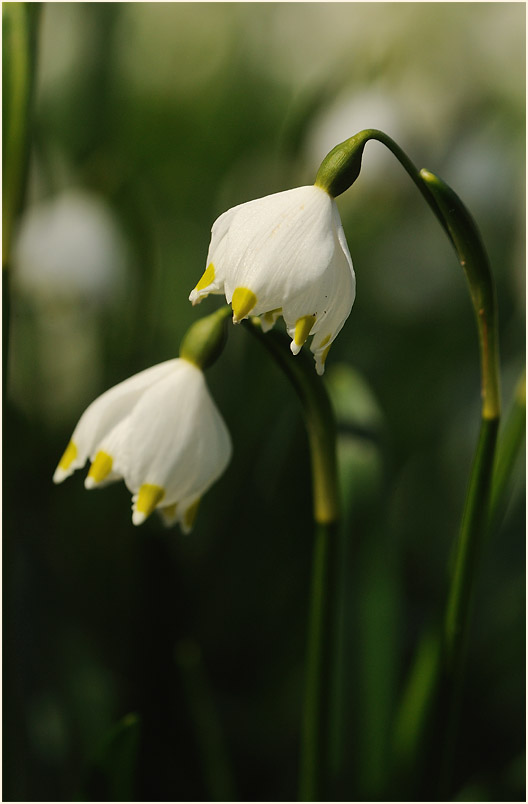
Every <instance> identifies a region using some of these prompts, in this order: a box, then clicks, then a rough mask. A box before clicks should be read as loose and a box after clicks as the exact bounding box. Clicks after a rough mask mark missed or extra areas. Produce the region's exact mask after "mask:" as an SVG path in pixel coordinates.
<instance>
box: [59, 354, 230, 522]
mask: <svg viewBox="0 0 528 804" xmlns="http://www.w3.org/2000/svg"><path fill="white" fill-rule="evenodd" d="M230 457H231V439H230V436H229V433H228V431H227V428H226V425H225V423H224V421H223V419H222V417H221V416H220V413H219V412H218V410H217V408H216V405H215V403H214V402H213V400H212V398H211V395H210V393H209V391H208V389H207V386H206V384H205V378H204V375H203V373H202V371H201V370H200V369H199V368H197V367H196V366H195V365H193V364H192V363H190V362H189V361H187V360H184V359H182V358H175V359H174V360H167V361H166V362H165V363H160V364H158V365H156V366H152V368H149V369H146V370H145V371H141V372H140V373H139V374H135V375H134V376H133V377H130V378H129V379H128V380H125V381H124V382H121V383H119V384H118V385H116V386H114V387H113V388H111V389H110V390H109V391H106V393H104V394H102V395H101V396H100V397H98V398H97V399H96V400H95V401H94V402H92V404H91V405H90V406H89V407H88V408H87V409H86V410H85V412H84V413H83V415H82V416H81V418H80V420H79V423H78V424H77V427H76V428H75V430H74V432H73V435H72V438H71V441H70V443H69V444H68V446H67V448H66V451H65V452H64V455H63V456H62V458H61V460H60V462H59V465H58V467H57V469H56V470H55V474H54V476H53V480H54V482H55V483H61V482H62V481H63V480H64V479H65V478H66V477H68V476H69V475H71V474H72V473H73V472H74V471H75V469H80V468H81V467H83V466H84V465H85V463H86V460H87V459H88V458H90V460H91V462H92V465H91V467H90V470H89V472H88V475H87V477H86V480H85V486H86V488H88V489H91V488H94V487H96V486H101V485H105V484H106V483H109V482H112V481H114V480H119V479H120V478H123V479H124V481H125V483H126V485H127V486H128V488H129V490H130V491H131V492H132V494H133V497H132V502H133V505H132V510H133V514H132V522H133V523H134V524H135V525H140V524H141V523H142V522H143V521H144V520H145V519H146V518H147V517H148V516H149V515H150V514H151V513H152V511H153V510H154V509H155V508H156V509H158V510H159V512H160V514H161V515H162V517H163V519H164V520H165V522H166V523H167V524H173V523H174V522H176V521H179V522H180V525H181V527H182V530H183V531H184V532H185V533H188V532H189V531H190V530H191V528H192V525H193V522H194V517H195V515H196V510H197V508H198V503H199V500H200V498H201V496H202V495H203V494H204V492H205V491H206V490H207V489H208V488H209V487H210V486H211V485H212V484H213V483H214V481H215V480H216V479H217V478H218V477H219V476H220V475H221V474H222V472H223V471H224V469H225V468H226V466H227V464H228V462H229V459H230Z"/></svg>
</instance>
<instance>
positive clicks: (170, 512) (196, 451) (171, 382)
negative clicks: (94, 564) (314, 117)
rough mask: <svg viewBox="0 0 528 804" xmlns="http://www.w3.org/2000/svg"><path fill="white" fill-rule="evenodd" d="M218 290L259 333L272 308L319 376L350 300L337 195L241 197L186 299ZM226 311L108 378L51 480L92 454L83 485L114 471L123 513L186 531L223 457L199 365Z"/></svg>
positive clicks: (213, 351) (216, 346)
mask: <svg viewBox="0 0 528 804" xmlns="http://www.w3.org/2000/svg"><path fill="white" fill-rule="evenodd" d="M210 293H218V294H225V297H226V300H227V303H228V304H231V307H232V313H233V320H234V322H235V323H237V322H239V321H241V320H242V319H244V318H247V317H248V315H250V314H252V315H254V316H260V320H261V324H262V328H263V330H264V331H267V330H269V329H270V328H271V327H273V325H274V324H275V322H276V320H277V319H278V318H279V316H282V317H283V319H284V321H285V324H286V329H287V331H288V334H289V335H290V337H291V344H290V348H291V351H292V352H293V354H294V355H296V354H298V353H299V351H300V349H301V347H302V346H303V344H304V343H305V342H306V340H307V339H308V337H309V336H313V338H312V343H311V350H312V352H313V353H314V357H315V367H316V370H317V373H318V374H323V372H324V366H325V360H326V357H327V355H328V350H329V349H330V346H331V344H332V343H333V341H334V340H335V338H336V336H337V334H338V333H339V331H340V330H341V328H342V326H343V324H344V323H345V321H346V319H347V317H348V315H349V313H350V310H351V308H352V304H353V302H354V297H355V276H354V271H353V268H352V261H351V259H350V254H349V251H348V246H347V243H346V239H345V235H344V232H343V227H342V225H341V220H340V217H339V212H338V210H337V206H336V203H335V201H334V199H333V197H332V195H331V194H330V192H329V191H327V189H325V187H324V186H322V185H318V184H317V183H316V184H315V185H313V186H310V187H298V188H296V189H293V190H288V191H286V192H282V193H277V194H275V195H270V196H266V197H265V198H259V199H257V200H255V201H250V202H249V203H246V204H241V205H239V206H237V207H234V208H233V209H230V210H228V211H227V212H225V213H224V214H223V215H221V216H220V217H219V218H218V220H217V221H216V222H215V223H214V225H213V228H212V238H211V243H210V246H209V253H208V255H207V267H206V270H205V273H204V275H203V276H202V278H201V279H200V281H199V282H198V284H197V285H196V287H195V288H194V290H193V291H192V292H191V294H190V297H189V298H190V300H191V302H192V303H193V304H197V303H198V302H200V301H201V300H202V299H203V298H204V297H205V296H207V295H209V294H210ZM228 312H229V308H223V311H218V312H217V313H216V314H213V316H210V317H209V318H210V322H208V319H204V320H202V322H201V323H200V322H198V323H197V324H195V325H194V326H193V328H191V330H190V331H189V333H188V334H187V336H186V337H185V339H184V341H183V343H182V348H181V352H180V354H181V357H180V358H176V359H174V360H169V361H167V362H165V363H161V364H159V365H157V366H153V367H152V368H150V369H147V370H146V371H142V372H141V373H139V374H136V375H135V376H134V377H131V378H130V379H128V380H125V381H124V382H122V383H120V384H119V385H116V386H115V387H114V388H112V389H110V390H109V391H107V392H106V393H104V394H103V395H102V396H100V397H99V398H98V399H96V400H95V402H93V403H92V404H91V405H90V406H89V407H88V409H87V410H86V411H85V413H84V414H83V415H82V417H81V419H80V421H79V423H78V425H77V427H76V428H75V431H74V433H73V436H72V439H71V441H70V443H69V444H68V447H67V448H66V451H65V453H64V455H63V456H62V458H61V460H60V462H59V465H58V467H57V469H56V471H55V475H54V478H53V479H54V481H55V482H56V483H60V482H61V481H62V480H64V479H65V478H66V477H68V476H69V475H70V474H72V472H73V471H74V470H75V469H78V468H81V467H82V466H84V465H85V463H86V461H87V460H88V459H90V461H91V466H90V469H89V471H88V475H87V477H86V480H85V486H86V488H95V487H97V486H102V485H105V484H106V483H109V482H112V481H114V480H118V479H120V478H123V479H124V481H125V483H126V485H127V487H128V488H129V490H130V491H131V492H132V495H133V497H132V502H133V506H132V508H133V514H132V521H133V523H134V524H135V525H140V524H141V523H142V522H143V521H144V520H145V519H146V518H147V517H148V516H149V515H150V514H151V513H152V512H153V511H154V510H155V509H156V510H158V511H159V513H160V514H161V515H162V517H163V519H164V520H165V522H166V523H167V524H172V523H173V522H176V521H178V522H179V523H180V525H181V527H182V529H183V530H184V531H185V532H188V531H189V530H190V529H191V527H192V524H193V521H194V516H195V514H196V509H197V506H198V502H199V500H200V497H201V496H202V495H203V494H204V492H205V491H206V490H207V489H208V488H209V487H210V486H211V485H212V483H213V482H214V481H215V480H216V479H217V478H218V477H219V476H220V474H221V473H222V472H223V471H224V469H225V467H226V466H227V463H228V462H229V459H230V455H231V440H230V437H229V433H228V431H227V428H226V426H225V424H224V422H223V420H222V418H221V416H220V414H219V412H218V410H217V409H216V406H215V404H214V402H213V400H212V399H211V397H210V395H209V392H208V390H207V387H206V385H205V380H204V377H203V373H202V371H201V369H202V368H203V367H205V366H206V365H209V364H210V363H211V362H212V361H214V360H215V359H216V357H217V356H218V354H219V353H220V351H221V349H222V347H223V343H224V340H223V338H224V335H225V331H223V329H222V328H223V324H224V322H225V316H226V313H228Z"/></svg>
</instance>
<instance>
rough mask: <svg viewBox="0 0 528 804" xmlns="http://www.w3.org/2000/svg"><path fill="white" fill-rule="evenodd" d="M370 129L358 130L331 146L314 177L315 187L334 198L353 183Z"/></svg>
mask: <svg viewBox="0 0 528 804" xmlns="http://www.w3.org/2000/svg"><path fill="white" fill-rule="evenodd" d="M371 134H372V131H371V130H366V131H360V132H359V134H355V135H354V136H353V137H350V139H348V140H345V141H344V142H341V143H340V144H339V145H336V147H335V148H332V150H331V151H330V153H329V154H327V155H326V156H325V158H324V159H323V161H322V162H321V166H320V168H319V170H318V171H317V176H316V177H315V185H316V187H321V188H322V189H323V190H326V192H327V193H328V194H329V195H331V196H332V198H336V197H337V196H338V195H341V193H344V192H345V190H348V188H349V187H351V186H352V184H354V182H355V180H356V179H357V177H358V176H359V173H360V170H361V157H362V156H363V150H364V148H365V144H366V142H367V141H368V140H369V139H370V138H371Z"/></svg>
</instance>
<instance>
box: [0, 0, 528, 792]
mask: <svg viewBox="0 0 528 804" xmlns="http://www.w3.org/2000/svg"><path fill="white" fill-rule="evenodd" d="M524 40H525V8H524V5H523V4H520V3H467V4H466V3H409V4H407V3H313V4H304V3H269V4H268V3H262V4H261V3H229V4H227V3H212V4H209V3H159V4H157V3H122V4H117V3H109V4H105V3H101V4H95V3H94V4H92V3H56V4H43V5H42V16H41V26H40V32H39V59H38V73H37V87H36V97H35V115H34V123H33V129H32V134H31V136H32V147H31V164H30V174H29V185H28V194H27V209H28V210H29V211H31V208H32V206H35V205H37V204H42V203H47V202H49V201H52V200H53V199H54V198H56V197H57V196H59V195H60V194H62V193H64V192H65V191H67V190H72V189H76V190H82V191H84V192H86V193H90V195H91V197H92V199H95V200H96V201H97V203H101V204H104V205H105V206H106V209H107V211H108V213H109V214H111V215H112V217H113V224H114V225H115V226H116V227H117V228H118V229H119V231H120V235H121V238H122V242H123V268H122V272H121V274H120V275H119V276H120V279H119V277H118V279H116V281H115V283H114V284H110V285H109V286H108V289H107V290H105V291H104V292H102V293H98V292H96V291H94V292H90V291H89V290H86V287H87V286H89V285H90V283H87V284H85V283H82V284H83V287H85V290H82V288H81V286H79V288H76V284H75V283H76V281H77V280H76V279H75V277H76V275H77V274H76V267H77V265H76V258H75V254H74V253H73V254H72V257H71V276H69V277H68V278H65V277H63V278H62V279H61V278H60V277H59V278H58V279H57V278H55V279H53V278H52V277H50V279H49V281H48V280H46V282H45V286H46V289H47V290H46V292H44V293H43V292H42V288H41V287H40V289H39V288H37V287H36V285H32V283H31V281H29V280H26V281H22V277H21V276H20V277H17V267H18V266H17V262H16V259H15V260H14V264H13V277H12V299H11V304H12V313H11V315H12V318H11V341H10V349H11V353H10V366H9V369H10V370H9V383H8V401H7V404H6V408H5V418H4V421H5V425H6V426H5V432H4V458H5V462H4V560H3V568H4V674H3V679H4V705H3V710H4V731H3V735H4V738H3V745H4V765H3V784H4V790H3V798H4V800H26V801H30V800H72V799H76V798H79V797H81V798H83V797H84V798H87V799H90V800H94V799H98V798H99V799H106V800H119V799H121V800H127V799H129V800H130V799H131V800H134V799H135V800H214V799H239V800H261V801H262V800H291V799H295V797H296V782H297V773H298V742H299V728H300V717H301V701H302V683H303V671H304V658H305V636H306V617H307V602H308V590H309V577H310V565H311V555H312V524H311V515H310V503H311V499H310V477H309V456H308V450H307V442H306V437H305V433H304V431H303V426H302V422H301V418H300V411H299V405H298V403H297V400H296V399H295V397H294V395H293V393H292V391H291V388H290V387H289V385H288V383H287V380H286V379H285V378H284V376H283V375H282V374H281V373H280V371H279V370H278V368H277V367H276V366H275V365H274V364H273V363H272V362H271V360H270V358H269V356H268V354H267V353H265V352H264V351H263V350H262V349H261V347H260V345H259V344H258V343H257V342H256V341H254V340H253V339H252V338H250V337H249V336H248V334H247V333H246V332H245V331H244V329H243V327H236V328H235V327H231V326H230V331H229V339H228V344H227V347H226V349H225V352H224V354H223V355H222V357H221V359H220V360H219V361H218V363H217V364H216V365H215V366H214V367H213V368H212V369H210V370H209V371H208V373H207V377H208V382H209V385H210V388H211V391H212V393H213V395H214V397H215V399H216V401H217V403H218V406H219V408H220V410H221V411H222V414H223V415H224V417H225V420H226V422H227V424H228V426H229V429H230V431H231V434H232V438H233V443H234V453H233V458H232V462H231V465H230V467H229V470H228V472H227V473H226V474H225V475H224V476H223V477H222V478H221V479H220V480H219V481H218V483H217V484H216V485H215V486H214V488H213V489H212V490H211V491H210V492H209V493H208V494H207V495H206V497H205V498H204V500H203V503H202V506H201V510H200V512H199V516H198V519H197V523H196V527H195V529H194V532H193V533H192V534H191V535H190V536H188V537H184V536H183V535H182V534H181V533H180V532H179V531H178V530H177V529H175V530H164V529H163V528H162V526H161V525H160V523H159V522H158V520H157V519H156V518H155V517H152V518H151V520H149V521H148V522H147V523H146V524H145V525H144V526H142V527H141V528H134V527H133V526H132V524H131V519H130V496H129V494H128V492H127V490H126V489H125V488H124V486H123V484H117V485H115V486H112V487H110V488H108V489H105V490H104V491H101V492H91V493H87V492H86V491H85V490H84V488H83V484H82V478H81V477H80V476H78V475H77V476H75V477H74V478H73V479H70V480H68V481H67V482H66V483H65V484H64V485H62V486H58V487H55V486H53V485H52V483H51V477H52V474H53V471H54V468H55V466H56V463H57V461H58V459H59V458H60V455H61V453H62V450H63V449H64V447H65V445H66V443H67V442H68V439H69V437H70V434H71V432H72V430H73V428H74V426H75V424H76V422H77V419H78V418H79V416H80V414H81V413H82V411H83V410H84V408H85V407H86V406H87V405H88V404H89V402H91V401H92V399H93V398H94V397H95V396H97V395H98V394H99V393H101V392H103V391H104V390H105V389H106V388H108V387H110V386H111V385H113V384H115V383H116V382H119V381H120V380H122V379H124V378H126V377H127V376H129V375H130V374H132V373H134V372H136V371H139V370H141V369H143V368H146V367H148V366H150V365H152V364H154V363H158V362H161V361H162V360H166V359H168V358H170V357H173V356H175V355H176V354H177V352H178V346H179V342H180V339H181V338H182V336H183V334H184V333H185V331H186V329H187V328H188V327H189V325H190V324H191V323H192V322H193V321H194V320H196V317H197V315H198V314H202V313H205V312H207V311H212V310H213V309H215V307H216V306H218V305H219V304H220V300H219V299H216V298H214V297H211V298H209V299H208V300H206V301H204V303H203V304H202V305H201V307H200V308H198V309H196V308H194V309H193V308H192V307H191V305H190V304H189V302H188V301H187V299H188V294H189V291H190V290H191V288H192V287H193V286H194V285H195V284H196V282H197V280H198V279H199V277H200V276H201V273H202V271H203V270H204V267H205V257H206V253H207V247H208V242H209V232H210V227H211V225H212V223H213V221H214V220H215V218H216V217H217V216H218V215H219V214H221V213H222V212H223V211H225V210H226V209H227V208H229V207H231V206H234V205H235V204H239V203H242V202H244V201H248V200H250V199H252V198H256V197H258V196H262V195H266V194H268V193H273V192H278V191H281V190H285V189H288V188H290V187H294V186H298V185H301V184H309V183H311V182H313V179H314V177H315V173H316V171H317V168H318V165H319V163H320V161H321V160H322V158H323V157H324V156H325V154H326V153H327V152H328V151H329V150H330V149H331V148H332V147H333V146H334V145H335V144H337V143H338V142H340V141H341V140H343V139H345V138H347V137H348V136H351V135H352V134H354V133H356V132H357V131H359V130H361V129H362V128H367V127H369V128H370V127H376V128H381V129H383V130H384V131H386V133H387V134H389V135H390V136H392V137H393V138H394V139H395V140H396V141H397V142H398V143H399V145H401V147H402V148H404V150H405V151H406V152H407V153H408V155H409V156H410V157H411V159H413V161H414V162H415V163H416V164H417V165H418V166H419V167H427V168H428V169H430V170H432V171H434V172H435V173H437V174H439V175H440V176H441V177H442V178H444V179H445V180H446V181H447V182H448V183H449V184H450V185H451V186H452V187H453V188H454V189H455V191H456V192H457V193H458V194H459V195H460V197H461V198H462V199H463V200H464V202H465V203H466V205H467V206H468V207H469V209H470V210H471V212H472V214H473V216H474V217H475V219H476V220H477V222H478V224H479V227H480V229H481V231H482V234H483V239H484V241H485V243H486V246H487V249H488V251H489V255H490V258H491V262H492V266H493V270H494V274H495V278H496V282H497V288H498V301H499V317H500V340H501V354H502V365H503V399H504V407H505V410H506V411H507V410H508V407H509V405H510V404H511V401H512V398H513V394H514V388H515V385H516V383H517V381H518V378H519V375H520V373H521V371H522V369H523V366H524V316H525V310H524V301H525V292H524V264H525V260H524V222H525V209H524V177H525V162H524V151H525V115H524V112H525V64H524V54H525V41H524ZM338 206H339V209H340V212H341V216H342V221H343V225H344V229H345V232H346V235H347V239H348V243H349V248H350V252H351V255H352V260H353V262H354V266H355V270H356V276H357V299H356V302H355V305H354V308H353V311H352V314H351V316H350V318H349V320H348V322H347V323H346V325H345V327H344V329H343V331H342V332H341V334H340V336H339V338H338V340H337V341H336V343H335V344H334V346H333V347H332V350H331V353H330V356H329V358H328V364H327V366H328V370H327V375H326V377H327V382H328V384H329V387H330V388H331V390H332V393H333V394H334V396H335V398H336V400H337V401H338V402H339V410H340V422H341V436H340V456H341V459H342V461H343V466H344V467H346V472H344V474H343V486H344V489H343V492H344V493H343V497H344V511H345V526H346V528H347V539H348V546H349V550H348V560H347V565H346V579H347V598H346V648H347V665H346V671H345V678H346V689H347V697H346V708H345V710H344V713H343V715H344V720H345V725H346V730H345V734H346V757H347V760H346V778H345V780H344V783H343V798H345V799H347V800H376V799H380V798H382V799H385V800H391V790H390V786H388V785H389V782H388V773H387V768H388V765H389V758H388V756H389V754H388V746H389V743H390V735H391V729H392V727H393V723H394V713H395V710H396V705H397V702H398V699H399V696H400V695H401V692H402V688H403V682H404V680H405V677H406V673H407V671H408V669H409V665H410V661H411V658H412V655H413V652H414V650H415V648H416V645H417V642H418V640H419V637H420V635H421V634H422V633H423V630H424V628H426V626H427V624H428V622H429V621H430V619H431V618H432V617H434V616H435V615H436V613H437V612H438V610H439V607H440V606H441V605H442V602H443V599H444V598H443V596H444V593H445V582H446V576H447V567H448V561H449V555H450V551H451V548H452V545H453V541H454V537H455V534H456V530H457V526H458V522H459V519H460V515H461V507H462V503H463V499H464V493H465V484H466V481H467V478H468V473H469V468H470V465H471V457H472V451H473V449H474V445H475V441H476V435H477V429H478V415H479V389H478V386H479V374H478V357H477V338H476V330H475V326H474V321H473V317H472V311H471V306H470V302H469V298H468V294H467V289H466V287H465V282H464V277H463V274H462V272H461V270H460V268H459V266H458V264H457V261H456V258H455V255H454V254H453V253H452V251H451V250H450V247H449V244H448V242H447V240H446V238H445V236H444V235H443V233H442V231H441V230H440V228H439V226H438V224H437V222H436V221H435V219H434V217H433V216H432V215H431V212H430V210H429V209H428V208H427V207H426V205H425V204H424V203H423V200H422V198H421V197H420V195H419V193H418V192H417V191H416V188H415V187H414V186H413V185H412V183H411V182H410V181H409V179H408V177H407V176H406V174H405V173H404V171H403V170H402V169H401V167H400V166H399V165H398V164H397V162H396V161H395V160H394V158H393V157H392V156H391V155H390V154H389V153H388V152H387V151H385V150H384V149H383V146H381V145H380V144H379V143H369V144H368V145H367V148H366V152H365V156H364V160H363V170H362V173H361V176H360V177H359V179H358V181H357V182H356V183H355V185H354V186H353V187H352V188H351V189H350V190H349V191H348V192H347V193H346V194H345V195H344V196H343V197H341V198H340V199H339V200H338ZM45 248H47V247H46V246H45V245H44V246H42V249H45ZM81 257H82V259H81ZM85 258H86V255H84V254H83V255H79V262H80V263H81V265H84V260H85ZM34 261H35V266H36V267H37V272H38V264H39V248H38V244H37V247H36V248H35V259H34ZM292 359H293V358H292ZM344 408H345V409H344ZM175 415H177V413H176V412H175ZM523 466H524V461H523V460H522V459H521V460H520V461H519V465H518V466H517V467H516V471H515V476H514V480H513V482H512V484H511V487H510V488H509V491H508V500H507V501H506V504H505V505H504V506H503V509H502V512H501V517H500V522H499V523H498V526H497V528H495V529H494V531H493V532H492V533H491V534H490V537H489V539H488V541H487V543H486V551H485V556H484V558H483V561H482V562H481V566H480V570H481V572H480V576H479V581H478V585H477V590H476V592H477V593H476V600H475V606H474V617H473V629H472V639H471V644H470V655H469V660H468V666H467V679H468V681H467V684H466V687H465V690H464V697H463V713H462V714H463V718H462V726H461V734H460V744H459V747H458V753H457V767H456V774H455V776H456V786H457V790H458V791H459V792H458V796H459V798H462V799H468V800H470V799H471V800H523V799H524V779H525V777H524V737H525V703H524V690H525V571H524V570H525V554H524V500H523V492H524V469H523ZM123 718H125V720H124V721H123Z"/></svg>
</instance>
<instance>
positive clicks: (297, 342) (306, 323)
mask: <svg viewBox="0 0 528 804" xmlns="http://www.w3.org/2000/svg"><path fill="white" fill-rule="evenodd" d="M315 318H316V317H315V316H314V315H303V316H302V318H298V319H297V321H296V322H295V335H294V337H293V342H292V352H293V353H294V354H297V353H298V352H299V350H300V348H301V346H302V345H303V344H304V343H305V341H306V339H307V338H308V336H309V334H310V332H311V329H312V327H313V325H314V324H315ZM294 350H296V351H294Z"/></svg>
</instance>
